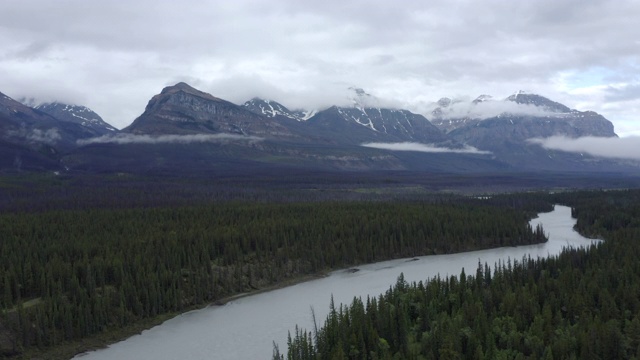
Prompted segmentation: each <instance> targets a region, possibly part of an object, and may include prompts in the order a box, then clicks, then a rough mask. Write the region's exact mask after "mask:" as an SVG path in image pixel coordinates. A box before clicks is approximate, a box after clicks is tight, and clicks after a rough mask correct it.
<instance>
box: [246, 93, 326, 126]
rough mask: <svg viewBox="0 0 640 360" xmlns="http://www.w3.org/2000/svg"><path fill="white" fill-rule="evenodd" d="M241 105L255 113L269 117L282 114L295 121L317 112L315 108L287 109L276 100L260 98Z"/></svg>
mask: <svg viewBox="0 0 640 360" xmlns="http://www.w3.org/2000/svg"><path fill="white" fill-rule="evenodd" d="M242 107H244V108H246V109H247V110H249V111H251V112H253V113H255V114H258V115H262V116H266V117H269V118H274V117H278V116H282V117H285V118H289V119H291V120H297V121H305V120H307V119H309V118H310V117H312V116H313V115H315V114H316V113H317V110H311V111H306V110H289V109H288V108H287V107H286V106H284V105H282V104H280V103H279V102H277V101H274V100H265V99H260V98H253V99H251V100H249V101H247V102H245V103H244V104H242Z"/></svg>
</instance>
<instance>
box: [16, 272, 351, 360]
mask: <svg viewBox="0 0 640 360" xmlns="http://www.w3.org/2000/svg"><path fill="white" fill-rule="evenodd" d="M333 271H336V270H330V271H324V272H321V273H318V274H315V275H305V276H300V277H299V278H295V279H289V280H285V281H283V282H281V283H278V284H274V285H271V286H269V287H266V288H264V289H256V290H253V291H250V292H245V293H241V294H236V295H231V296H228V297H226V298H223V299H219V300H215V301H213V302H210V303H205V304H199V305H194V306H192V307H191V308H187V309H184V310H181V311H179V312H173V313H167V314H161V315H158V316H156V317H154V318H150V319H144V320H141V321H140V322H137V323H135V324H131V325H129V326H127V327H125V328H121V329H113V330H111V331H107V332H104V333H100V334H96V335H94V336H90V337H88V338H85V339H81V340H78V341H73V342H69V343H63V344H60V345H58V346H55V347H53V348H48V349H45V350H39V349H34V350H29V351H27V352H25V353H23V354H22V355H20V356H18V357H14V358H15V359H31V360H37V359H48V360H68V359H72V358H73V357H75V356H78V355H80V357H82V354H84V353H89V352H91V351H96V350H100V349H105V348H107V347H109V346H111V345H113V344H116V343H118V342H121V341H124V340H126V339H128V338H131V337H133V336H136V335H140V334H142V332H144V331H145V330H149V329H151V328H153V327H156V326H159V325H162V324H163V323H164V322H166V321H169V320H171V319H173V318H176V317H178V316H181V315H184V314H186V313H189V312H191V311H198V310H202V309H206V308H208V307H215V306H224V305H226V304H227V303H229V302H231V301H234V300H238V299H241V298H244V297H248V296H253V295H258V294H261V293H266V292H269V291H274V290H278V289H283V288H286V287H289V286H294V285H297V284H302V283H305V282H307V281H313V280H317V279H321V278H323V277H326V276H328V275H329V273H330V272H333ZM338 271H339V270H338Z"/></svg>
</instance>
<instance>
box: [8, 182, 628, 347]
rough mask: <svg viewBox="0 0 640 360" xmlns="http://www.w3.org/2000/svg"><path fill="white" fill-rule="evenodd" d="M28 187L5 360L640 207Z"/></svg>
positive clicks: (13, 219)
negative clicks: (565, 219)
mask: <svg viewBox="0 0 640 360" xmlns="http://www.w3.org/2000/svg"><path fill="white" fill-rule="evenodd" d="M0 180H1V179H0ZM22 180H25V179H21V181H17V180H16V181H7V180H1V181H0V199H2V200H3V201H2V202H1V204H0V207H1V208H2V209H1V210H2V211H0V238H2V239H3V241H2V242H0V252H1V253H2V254H3V256H2V257H1V258H0V289H2V290H3V292H2V296H0V315H1V316H0V356H12V357H13V358H47V359H49V358H54V356H58V357H57V358H60V359H62V358H69V357H71V356H73V355H75V354H77V353H79V352H84V351H86V350H90V349H97V348H101V347H104V346H106V345H108V344H111V343H114V342H117V341H119V340H122V339H124V338H127V337H129V336H131V335H135V334H138V333H140V332H141V331H143V330H145V329H148V328H150V327H152V326H155V325H157V324H160V323H162V322H164V321H166V320H168V319H170V318H173V317H175V316H177V315H179V314H182V313H184V312H186V311H191V310H194V309H199V308H203V307H206V306H211V305H212V304H213V305H215V304H223V303H225V302H226V301H230V300H232V299H236V298H239V297H241V296H248V295H253V294H255V293H257V292H264V291H269V290H273V289H276V288H281V287H284V286H289V285H292V284H296V283H300V282H303V281H307V280H309V279H312V278H317V277H319V276H326V274H327V273H328V272H329V271H333V270H334V269H348V268H351V267H353V266H358V265H359V264H367V263H374V262H378V261H383V260H391V259H399V258H409V259H411V258H413V257H416V256H424V255H434V254H447V253H459V252H464V251H471V250H480V249H488V248H497V247H502V246H517V245H524V244H532V243H537V242H542V241H546V239H545V236H544V231H543V229H542V228H540V229H532V228H531V227H530V226H529V225H528V221H529V219H531V217H532V216H534V215H535V214H537V213H540V212H547V211H551V210H552V204H554V203H561V204H565V205H566V204H578V203H580V201H582V203H586V202H589V201H592V202H593V203H594V204H598V205H600V206H605V205H607V204H609V203H607V202H606V201H609V202H610V203H611V204H614V205H616V206H618V205H619V201H618V200H617V199H626V201H631V200H630V199H637V198H638V192H637V191H629V190H622V191H612V192H606V191H593V192H576V193H557V194H542V193H514V194H500V195H491V196H485V195H483V196H481V197H478V198H476V197H470V196H462V195H453V194H434V193H431V194H420V195H419V196H418V195H416V194H413V193H412V194H404V195H403V194H390V193H388V192H385V194H384V196H382V197H380V196H378V195H377V194H375V192H368V193H366V194H364V195H363V193H361V192H358V193H357V194H358V197H357V198H355V199H354V198H350V197H347V198H346V199H343V198H342V196H344V195H345V194H351V193H353V191H351V190H349V189H341V190H336V191H316V192H313V195H312V197H313V198H312V199H311V198H310V197H309V192H308V189H307V190H305V189H302V188H298V189H296V190H295V191H292V192H288V191H289V190H286V191H285V190H283V188H282V187H278V188H277V190H276V191H275V192H270V191H268V190H265V189H262V190H260V191H256V192H251V191H248V190H244V191H245V192H244V193H243V194H244V195H243V196H237V195H238V194H239V193H240V191H239V189H238V188H237V187H236V190H238V191H237V192H236V195H234V196H233V197H232V198H229V197H228V193H226V192H225V191H223V189H215V188H211V187H210V186H209V184H207V183H206V182H204V181H203V182H202V183H199V185H198V186H195V187H191V188H189V187H188V186H189V185H194V184H192V183H189V182H187V183H180V182H177V181H176V182H168V183H166V184H160V185H156V184H151V183H149V182H147V181H143V180H144V179H137V178H136V179H121V178H118V179H109V180H105V182H104V183H101V185H104V186H94V185H95V183H94V182H93V181H96V180H95V179H87V178H65V179H57V178H54V179H44V180H43V179H38V178H35V180H34V179H30V180H29V179H27V180H29V181H22ZM3 184H4V185H3ZM355 186H357V187H358V188H361V187H363V185H361V184H355ZM365 187H366V186H365ZM305 188H309V186H307V185H305ZM281 191H285V192H286V194H287V196H286V197H285V198H279V196H281V195H282V194H283V193H284V192H281ZM300 194H303V196H302V197H300V198H299V197H298V196H299V195H300ZM397 195H400V196H399V197H398V198H396V196H397ZM405 195H407V196H405ZM408 195H410V196H408ZM363 196H364V197H363ZM603 199H606V201H604V200H603ZM611 199H613V200H611ZM5 200H6V201H5ZM614 200H615V201H614ZM600 203H602V204H600ZM614 205H610V204H609V206H612V207H613V206H614ZM590 206H592V207H595V206H596V205H590ZM576 211H579V210H576ZM603 211H610V212H612V213H615V214H618V215H619V216H618V218H607V219H606V221H609V222H610V223H611V224H610V226H621V224H622V225H624V224H628V223H632V222H633V221H635V220H634V219H635V218H634V217H633V215H629V214H625V213H624V212H623V213H620V212H619V211H617V209H616V208H615V207H613V208H611V209H610V208H607V209H606V210H603ZM577 215H580V216H577ZM577 215H576V214H574V217H577V218H578V224H577V225H576V228H577V229H579V230H580V232H581V233H582V234H584V235H585V236H587V237H597V238H602V237H603V235H607V234H608V232H605V231H603V230H602V227H594V226H584V222H585V221H592V222H593V221H601V220H600V217H601V216H602V215H599V214H597V213H595V212H593V213H592V212H590V213H589V214H588V216H587V215H585V212H582V213H579V214H577ZM599 216H600V217H599ZM585 219H586V220H585ZM2 309H4V310H2ZM58 353H59V354H64V355H55V354H58Z"/></svg>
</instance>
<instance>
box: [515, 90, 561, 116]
mask: <svg viewBox="0 0 640 360" xmlns="http://www.w3.org/2000/svg"><path fill="white" fill-rule="evenodd" d="M506 100H507V101H513V102H515V103H518V104H523V105H533V106H537V107H541V108H544V109H546V110H548V111H551V112H556V113H569V112H571V109H569V108H568V107H566V106H565V105H562V104H560V103H557V102H555V101H552V100H550V99H547V98H546V97H544V96H541V95H537V94H532V93H528V92H525V91H522V90H519V91H517V92H516V93H514V94H513V95H511V96H509V97H508V98H507V99H506Z"/></svg>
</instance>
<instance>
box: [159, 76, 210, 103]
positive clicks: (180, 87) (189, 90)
mask: <svg viewBox="0 0 640 360" xmlns="http://www.w3.org/2000/svg"><path fill="white" fill-rule="evenodd" d="M177 92H184V93H186V94H190V95H194V96H198V97H201V98H205V99H208V100H213V101H222V99H220V98H217V97H215V96H213V95H211V94H209V93H206V92H204V91H200V90H198V89H196V88H194V87H192V86H191V85H189V84H187V83H185V82H182V81H181V82H179V83H177V84H175V85H172V86H167V87H165V88H164V89H162V91H161V92H160V95H172V94H175V93H177Z"/></svg>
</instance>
